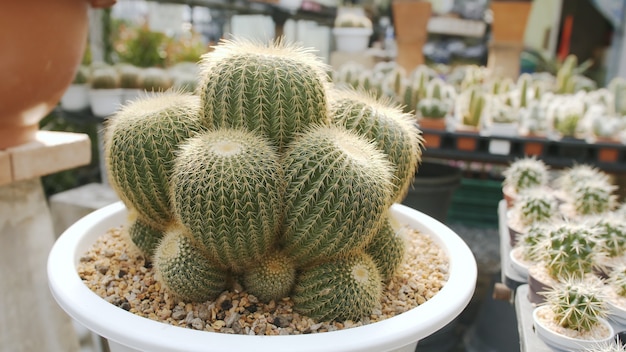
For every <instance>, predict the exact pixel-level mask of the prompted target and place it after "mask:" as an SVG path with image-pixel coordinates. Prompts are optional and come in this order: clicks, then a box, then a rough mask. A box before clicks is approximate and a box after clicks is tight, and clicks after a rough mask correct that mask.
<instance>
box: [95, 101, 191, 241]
mask: <svg viewBox="0 0 626 352" xmlns="http://www.w3.org/2000/svg"><path fill="white" fill-rule="evenodd" d="M198 109H199V100H198V98H197V97H195V96H192V95H186V94H180V93H174V92H171V93H167V94H163V95H162V96H161V97H158V98H157V97H146V98H143V99H139V100H136V101H133V102H132V103H130V104H128V105H126V106H124V107H123V108H122V110H121V111H119V112H118V113H117V114H115V116H113V117H112V118H111V119H110V120H109V121H108V124H107V128H106V137H105V142H104V151H105V158H106V165H107V170H108V175H109V182H110V184H111V186H112V187H113V189H114V190H115V191H116V193H117V195H118V196H119V197H120V199H121V200H122V201H123V202H124V203H125V204H126V206H127V207H128V208H132V209H135V210H136V211H137V213H138V214H139V215H138V216H139V217H140V218H142V219H143V220H145V221H148V222H149V225H150V227H152V228H154V229H157V230H164V229H165V228H166V227H167V226H168V225H169V224H170V223H171V222H172V221H173V212H172V208H171V203H170V196H169V195H170V194H169V182H170V177H171V174H172V167H173V161H174V157H175V152H176V149H177V148H178V146H179V144H180V143H182V142H183V141H185V140H186V139H187V138H189V137H191V136H193V135H195V134H196V133H198V132H199V131H201V130H202V129H203V128H202V126H201V124H200V120H199V118H198Z"/></svg>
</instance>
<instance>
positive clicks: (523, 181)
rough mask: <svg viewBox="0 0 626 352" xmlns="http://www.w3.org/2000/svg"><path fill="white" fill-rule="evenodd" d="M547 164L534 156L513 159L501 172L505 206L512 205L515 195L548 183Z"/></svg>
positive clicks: (509, 206)
mask: <svg viewBox="0 0 626 352" xmlns="http://www.w3.org/2000/svg"><path fill="white" fill-rule="evenodd" d="M548 171H549V170H548V166H547V165H546V164H545V163H544V162H543V161H542V160H540V159H537V158H536V157H534V156H528V157H524V158H520V159H516V160H515V161H513V162H512V163H511V164H510V165H509V166H508V167H507V168H506V169H505V170H504V171H503V172H502V176H504V180H503V181H502V194H503V195H504V199H505V200H506V203H507V207H508V208H511V207H513V204H514V203H515V200H516V198H517V195H518V194H519V193H520V192H522V191H524V190H528V189H532V188H542V187H545V186H547V185H548V181H549V177H550V175H549V173H548Z"/></svg>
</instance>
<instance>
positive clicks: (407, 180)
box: [331, 90, 424, 202]
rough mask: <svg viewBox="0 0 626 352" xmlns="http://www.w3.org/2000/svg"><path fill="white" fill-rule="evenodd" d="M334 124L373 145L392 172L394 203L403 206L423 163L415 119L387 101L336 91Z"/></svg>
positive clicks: (333, 104) (348, 91) (332, 103)
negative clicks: (393, 169) (372, 142)
mask: <svg viewBox="0 0 626 352" xmlns="http://www.w3.org/2000/svg"><path fill="white" fill-rule="evenodd" d="M331 111H332V114H333V116H334V123H335V124H337V125H339V126H344V127H346V128H347V129H349V130H352V131H355V132H357V133H359V134H361V135H363V136H365V137H366V138H367V139H368V140H372V141H374V143H376V145H377V147H378V149H379V150H381V151H382V152H383V153H385V155H387V158H388V159H389V161H390V162H391V164H392V165H393V167H394V168H395V173H394V178H393V183H394V200H395V201H396V202H402V200H403V199H404V197H405V196H406V194H407V193H408V191H409V187H410V186H411V184H412V182H413V177H414V176H415V172H416V170H417V167H418V165H419V163H420V162H421V159H422V148H423V143H424V141H423V139H422V137H421V136H420V131H419V129H418V128H417V125H416V124H415V121H414V119H413V118H412V117H411V116H410V115H408V114H405V113H403V112H402V111H401V110H400V108H399V107H397V106H395V105H394V104H392V103H391V102H390V101H389V100H388V99H384V98H381V99H376V98H374V97H372V96H371V95H368V94H365V93H363V92H359V91H354V90H340V91H336V93H335V96H334V99H333V100H332V101H331Z"/></svg>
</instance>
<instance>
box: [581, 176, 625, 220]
mask: <svg viewBox="0 0 626 352" xmlns="http://www.w3.org/2000/svg"><path fill="white" fill-rule="evenodd" d="M615 190H617V186H615V185H611V184H607V183H606V182H604V181H599V180H598V181H593V180H588V181H584V182H579V183H578V184H576V185H575V186H574V187H573V188H572V193H571V195H572V199H571V202H572V203H573V206H574V209H575V210H576V213H577V214H579V215H594V214H602V213H606V212H609V211H611V210H613V208H614V207H615V205H616V204H617V195H616V194H614V192H615Z"/></svg>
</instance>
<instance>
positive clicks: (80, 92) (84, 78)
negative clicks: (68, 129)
mask: <svg viewBox="0 0 626 352" xmlns="http://www.w3.org/2000/svg"><path fill="white" fill-rule="evenodd" d="M89 75H90V73H89V68H88V67H87V66H85V65H80V66H78V68H77V69H76V74H75V75H74V80H73V81H72V83H71V84H70V86H69V87H68V88H67V90H66V91H65V93H63V96H62V97H61V108H63V110H67V111H81V110H84V109H86V108H88V107H89Z"/></svg>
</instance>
